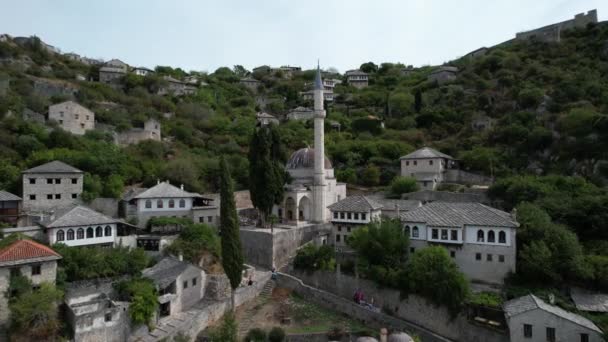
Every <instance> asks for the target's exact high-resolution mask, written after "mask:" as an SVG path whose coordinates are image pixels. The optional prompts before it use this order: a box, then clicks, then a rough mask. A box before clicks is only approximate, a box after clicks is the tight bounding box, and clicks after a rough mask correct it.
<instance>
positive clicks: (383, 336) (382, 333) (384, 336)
mask: <svg viewBox="0 0 608 342" xmlns="http://www.w3.org/2000/svg"><path fill="white" fill-rule="evenodd" d="M387 336H388V330H386V328H382V329H380V342H387Z"/></svg>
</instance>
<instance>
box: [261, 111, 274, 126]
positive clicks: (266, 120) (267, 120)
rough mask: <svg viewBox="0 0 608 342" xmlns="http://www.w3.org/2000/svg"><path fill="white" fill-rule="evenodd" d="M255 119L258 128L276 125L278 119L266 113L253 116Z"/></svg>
mask: <svg viewBox="0 0 608 342" xmlns="http://www.w3.org/2000/svg"><path fill="white" fill-rule="evenodd" d="M255 119H256V120H257V122H258V125H260V126H268V125H269V124H274V125H278V124H279V119H277V118H276V117H275V116H274V115H270V114H268V113H266V112H259V113H257V114H256V115H255Z"/></svg>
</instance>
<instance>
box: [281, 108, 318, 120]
mask: <svg viewBox="0 0 608 342" xmlns="http://www.w3.org/2000/svg"><path fill="white" fill-rule="evenodd" d="M314 113H315V112H314V111H313V110H312V109H310V108H306V107H301V106H300V107H296V108H294V109H292V110H290V111H289V112H288V113H287V120H310V119H312V118H313V116H314Z"/></svg>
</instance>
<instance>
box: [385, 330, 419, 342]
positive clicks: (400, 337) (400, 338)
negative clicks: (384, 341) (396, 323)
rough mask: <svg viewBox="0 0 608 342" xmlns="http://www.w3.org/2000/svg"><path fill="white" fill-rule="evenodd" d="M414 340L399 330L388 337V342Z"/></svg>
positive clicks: (408, 341)
mask: <svg viewBox="0 0 608 342" xmlns="http://www.w3.org/2000/svg"><path fill="white" fill-rule="evenodd" d="M413 341H414V340H413V339H412V338H411V337H410V335H408V334H406V333H403V332H399V333H394V334H391V335H390V336H389V337H388V342H413Z"/></svg>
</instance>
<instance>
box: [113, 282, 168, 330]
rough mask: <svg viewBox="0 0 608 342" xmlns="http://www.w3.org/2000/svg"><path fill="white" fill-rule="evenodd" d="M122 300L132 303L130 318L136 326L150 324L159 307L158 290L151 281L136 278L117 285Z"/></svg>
mask: <svg viewBox="0 0 608 342" xmlns="http://www.w3.org/2000/svg"><path fill="white" fill-rule="evenodd" d="M116 288H117V290H118V293H119V296H120V298H121V299H122V300H126V301H130V302H131V305H130V306H129V316H130V317H131V321H132V322H133V323H134V324H135V325H139V324H144V323H145V324H149V323H150V320H151V319H152V316H154V313H155V312H156V307H157V306H158V298H157V293H156V288H155V287H154V284H153V283H152V281H151V280H149V279H145V278H136V279H131V280H128V281H122V282H120V283H118V284H117V285H116Z"/></svg>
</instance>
